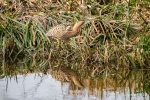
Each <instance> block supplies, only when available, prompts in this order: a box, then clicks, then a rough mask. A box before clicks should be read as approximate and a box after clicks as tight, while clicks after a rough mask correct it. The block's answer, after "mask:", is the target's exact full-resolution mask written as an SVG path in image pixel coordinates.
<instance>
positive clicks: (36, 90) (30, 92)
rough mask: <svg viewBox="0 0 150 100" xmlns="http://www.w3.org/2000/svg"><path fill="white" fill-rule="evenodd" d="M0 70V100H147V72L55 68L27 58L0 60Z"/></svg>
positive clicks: (75, 65) (74, 66) (70, 66)
mask: <svg viewBox="0 0 150 100" xmlns="http://www.w3.org/2000/svg"><path fill="white" fill-rule="evenodd" d="M59 63H60V62H59ZM0 66H1V67H0V74H1V76H0V100H149V99H150V97H149V94H150V71H149V70H143V69H142V70H139V69H128V68H126V69H124V68H120V67H118V68H117V67H112V66H100V65H94V66H83V65H82V66H81V64H78V63H68V62H67V61H66V62H63V64H61V63H60V64H58V62H57V63H53V62H49V61H47V60H45V59H41V58H39V59H32V58H31V59H29V58H27V57H25V58H23V59H18V60H17V61H15V62H14V61H13V62H12V61H10V60H8V61H4V60H3V62H2V64H0ZM65 66H67V67H66V68H65ZM55 68H56V69H55ZM46 69H47V70H46ZM2 75H3V77H2Z"/></svg>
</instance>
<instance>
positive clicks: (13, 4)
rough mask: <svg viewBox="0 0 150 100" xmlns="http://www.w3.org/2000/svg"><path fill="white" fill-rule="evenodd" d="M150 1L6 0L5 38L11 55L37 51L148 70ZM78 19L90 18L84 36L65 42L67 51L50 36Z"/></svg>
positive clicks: (3, 15) (0, 27) (54, 57)
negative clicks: (53, 31) (60, 25)
mask: <svg viewBox="0 0 150 100" xmlns="http://www.w3.org/2000/svg"><path fill="white" fill-rule="evenodd" d="M149 4H150V2H149V1H147V0H142V1H141V0H138V1H135V0H129V1H128V0H127V1H117V0H113V1H107V2H106V1H103V0H102V1H99V0H82V2H79V1H78V0H74V1H72V0H59V1H55V0H51V2H50V1H49V0H45V1H36V0H35V1H32V0H29V1H15V0H12V1H4V2H1V3H0V6H1V8H2V9H1V10H0V11H1V13H0V14H1V16H0V22H1V25H0V32H1V33H2V34H1V37H0V38H1V39H3V37H5V39H6V40H5V49H6V55H7V56H8V55H9V56H11V55H14V56H16V57H17V56H18V55H19V54H24V55H27V54H31V55H32V53H33V52H36V53H39V55H47V56H48V58H49V59H51V60H56V61H67V62H68V63H69V62H71V61H72V62H74V61H75V62H79V61H80V63H82V64H95V63H99V64H108V63H112V64H116V65H118V66H120V65H122V66H125V67H127V66H128V67H132V68H133V67H137V66H138V67H142V68H145V67H147V66H149V63H148V62H149V61H148V59H149V44H150V41H149V17H150V15H149V13H150V12H149V9H150V8H149V6H148V5H149ZM78 20H84V21H85V24H84V27H83V28H82V34H81V35H80V36H78V37H76V38H72V39H70V43H66V42H65V41H62V42H63V43H62V44H61V50H60V49H58V48H57V45H58V43H57V42H56V41H55V40H53V39H52V38H50V39H48V37H46V36H45V33H46V31H47V30H48V29H49V28H51V27H53V26H55V25H57V24H61V23H66V22H72V23H75V22H76V21H78ZM0 44H2V43H0ZM1 46H2V45H1ZM39 55H38V56H39ZM68 60H69V61H68Z"/></svg>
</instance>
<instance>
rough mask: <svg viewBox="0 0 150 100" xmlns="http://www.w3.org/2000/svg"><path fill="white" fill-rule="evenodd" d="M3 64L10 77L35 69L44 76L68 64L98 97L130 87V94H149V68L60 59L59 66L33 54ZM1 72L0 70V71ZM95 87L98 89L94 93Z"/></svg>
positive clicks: (28, 72) (31, 71)
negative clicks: (87, 64) (94, 64)
mask: <svg viewBox="0 0 150 100" xmlns="http://www.w3.org/2000/svg"><path fill="white" fill-rule="evenodd" d="M4 65H5V75H6V76H7V77H9V78H11V77H12V76H16V75H18V74H23V75H26V74H30V73H38V72H39V73H44V74H45V75H46V73H47V69H48V68H49V69H51V70H52V73H53V74H54V73H55V70H54V69H59V68H58V67H60V68H61V67H62V68H65V67H71V69H72V70H74V71H76V72H77V73H79V74H78V76H79V78H80V76H82V78H81V82H82V84H84V86H85V87H87V88H88V89H89V90H90V91H89V92H90V94H93V95H96V96H97V95H98V96H100V97H103V96H104V94H103V92H104V90H106V91H108V92H109V91H110V92H115V93H117V91H119V92H120V93H124V94H126V93H129V92H127V90H128V89H127V88H129V91H130V93H131V95H132V93H137V94H138V93H143V95H144V94H145V93H148V94H149V84H150V83H149V77H150V71H149V70H144V69H129V68H119V67H118V68H116V67H115V66H111V65H110V66H101V65H97V66H81V64H78V63H76V62H74V63H72V64H69V63H68V62H67V61H63V63H62V64H61V62H60V63H59V65H58V63H57V62H56V61H54V62H53V61H52V62H51V63H50V62H48V61H47V59H42V58H36V56H35V55H33V58H30V59H29V58H28V57H24V58H22V59H18V60H16V61H14V62H11V60H9V61H6V63H5V64H4ZM109 68H111V69H109ZM69 72H70V71H69ZM1 73H2V69H0V74H1ZM57 74H58V73H56V75H55V77H57V78H61V74H58V76H57ZM37 75H38V74H37ZM68 76H69V75H68ZM55 77H54V78H55ZM62 77H63V76H62ZM69 77H71V76H69ZM57 78H56V79H57ZM15 79H16V80H17V77H15ZM95 89H97V90H98V91H97V92H96V91H95Z"/></svg>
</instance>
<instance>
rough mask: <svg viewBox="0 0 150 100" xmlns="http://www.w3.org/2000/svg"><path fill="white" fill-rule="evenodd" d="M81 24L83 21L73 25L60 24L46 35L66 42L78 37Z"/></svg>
mask: <svg viewBox="0 0 150 100" xmlns="http://www.w3.org/2000/svg"><path fill="white" fill-rule="evenodd" d="M83 23H84V21H78V22H77V23H75V24H74V25H73V24H70V23H66V24H60V25H57V26H55V27H53V28H51V29H50V30H49V31H48V32H47V33H46V35H47V36H51V37H54V38H56V39H60V40H68V39H70V38H71V37H75V36H77V35H79V33H80V29H81V26H82V25H83Z"/></svg>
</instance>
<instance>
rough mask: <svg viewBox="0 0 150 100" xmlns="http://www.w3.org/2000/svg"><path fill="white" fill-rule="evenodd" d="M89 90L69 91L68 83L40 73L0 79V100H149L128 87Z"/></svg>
mask: <svg viewBox="0 0 150 100" xmlns="http://www.w3.org/2000/svg"><path fill="white" fill-rule="evenodd" d="M16 79H17V80H16ZM90 90H91V89H89V88H88V87H85V88H83V89H78V87H77V86H76V89H75V90H70V89H69V83H61V82H60V81H57V80H56V79H54V78H52V76H51V75H44V74H42V73H33V74H27V75H26V76H25V75H17V78H16V76H15V77H11V78H9V77H5V78H3V79H0V100H149V95H148V94H147V93H130V88H129V87H125V91H122V89H121V87H120V88H119V87H118V89H117V91H115V92H114V91H111V89H110V90H109V88H106V89H102V90H101V91H100V90H98V89H96V88H95V89H92V91H90ZM101 95H102V96H101Z"/></svg>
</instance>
